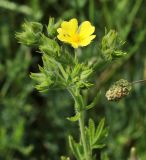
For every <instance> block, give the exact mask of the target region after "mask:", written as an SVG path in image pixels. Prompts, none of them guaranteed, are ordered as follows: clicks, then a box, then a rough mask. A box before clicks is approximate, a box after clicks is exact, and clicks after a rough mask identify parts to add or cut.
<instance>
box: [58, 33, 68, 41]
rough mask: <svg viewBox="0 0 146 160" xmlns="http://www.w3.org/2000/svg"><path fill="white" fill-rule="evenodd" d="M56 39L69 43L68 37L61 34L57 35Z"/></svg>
mask: <svg viewBox="0 0 146 160" xmlns="http://www.w3.org/2000/svg"><path fill="white" fill-rule="evenodd" d="M57 38H58V39H59V40H60V41H63V42H68V41H69V38H68V37H65V36H64V35H63V34H59V35H58V36H57Z"/></svg>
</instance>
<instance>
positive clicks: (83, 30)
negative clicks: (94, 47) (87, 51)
mask: <svg viewBox="0 0 146 160" xmlns="http://www.w3.org/2000/svg"><path fill="white" fill-rule="evenodd" d="M94 31H95V27H94V26H92V25H91V23H90V22H89V21H85V22H83V23H82V24H81V25H80V27H79V35H80V37H81V38H86V37H88V36H90V35H91V34H92V33H93V32H94Z"/></svg>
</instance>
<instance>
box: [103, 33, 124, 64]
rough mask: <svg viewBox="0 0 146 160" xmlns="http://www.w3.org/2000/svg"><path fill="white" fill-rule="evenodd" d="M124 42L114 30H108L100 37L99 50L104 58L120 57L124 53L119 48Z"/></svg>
mask: <svg viewBox="0 0 146 160" xmlns="http://www.w3.org/2000/svg"><path fill="white" fill-rule="evenodd" d="M123 44H124V43H123V42H122V41H121V40H120V38H119V36H118V33H117V32H116V31H115V30H110V31H109V32H108V33H106V34H105V36H104V37H103V38H102V42H101V52H102V56H103V58H104V59H105V60H107V61H111V60H112V59H114V58H118V57H122V56H124V55H125V54H126V52H123V51H122V50H121V49H120V48H121V46H122V45H123Z"/></svg>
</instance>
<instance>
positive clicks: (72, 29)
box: [58, 18, 78, 36]
mask: <svg viewBox="0 0 146 160" xmlns="http://www.w3.org/2000/svg"><path fill="white" fill-rule="evenodd" d="M61 28H62V31H63V32H64V33H66V34H68V35H70V36H72V35H73V34H75V33H76V31H77V29H78V21H77V19H75V18H73V19H71V20H70V21H69V22H67V21H64V22H62V24H61ZM58 31H60V30H58Z"/></svg>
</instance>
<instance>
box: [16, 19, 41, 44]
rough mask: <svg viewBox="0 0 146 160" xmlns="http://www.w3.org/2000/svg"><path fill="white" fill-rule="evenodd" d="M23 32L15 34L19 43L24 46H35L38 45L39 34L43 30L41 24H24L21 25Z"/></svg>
mask: <svg viewBox="0 0 146 160" xmlns="http://www.w3.org/2000/svg"><path fill="white" fill-rule="evenodd" d="M22 29H23V31H22V32H20V33H16V38H17V39H18V40H19V42H20V43H23V44H25V45H29V46H30V45H36V44H38V43H39V40H40V36H41V32H42V29H43V26H42V24H40V23H37V22H27V21H26V22H25V23H24V24H23V25H22Z"/></svg>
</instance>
